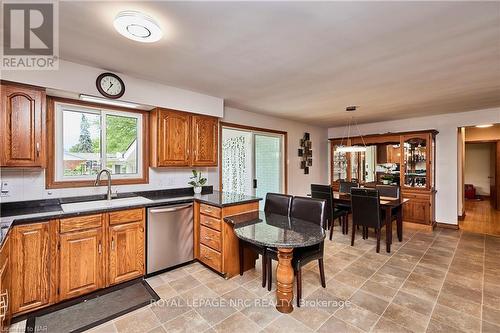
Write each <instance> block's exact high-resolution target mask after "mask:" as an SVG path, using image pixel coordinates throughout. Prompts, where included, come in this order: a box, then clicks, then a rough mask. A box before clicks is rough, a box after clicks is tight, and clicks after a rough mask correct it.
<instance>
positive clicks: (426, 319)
mask: <svg viewBox="0 0 500 333" xmlns="http://www.w3.org/2000/svg"><path fill="white" fill-rule="evenodd" d="M336 229H337V231H336V232H335V234H334V240H333V241H328V240H327V241H326V242H325V255H326V258H325V269H326V277H327V287H326V288H322V287H321V285H320V282H319V274H318V268H317V262H313V263H310V264H309V265H307V266H306V267H305V269H304V272H303V292H304V300H305V301H306V302H307V304H306V305H307V306H303V307H301V308H295V310H294V311H293V313H292V314H289V315H284V314H280V313H278V312H277V311H276V310H275V309H274V307H273V306H272V305H270V304H271V302H272V301H273V300H274V287H275V285H274V284H273V291H272V292H270V293H269V292H267V289H264V288H262V287H261V286H260V270H259V269H256V270H252V271H249V272H246V273H245V274H244V275H243V276H236V277H234V278H232V279H230V280H224V279H223V278H221V277H220V276H218V275H217V274H215V273H213V272H212V271H210V270H209V269H207V268H205V267H204V266H202V265H201V264H198V263H195V264H191V265H189V266H185V267H182V268H179V269H176V270H174V271H170V272H168V273H165V274H162V275H159V276H156V277H153V278H151V279H148V282H149V283H150V285H151V286H152V287H153V288H154V289H155V290H156V292H157V293H158V294H159V295H160V296H161V298H162V301H160V303H158V304H153V305H151V306H148V307H145V308H142V309H139V310H137V311H135V312H132V313H129V314H127V315H125V316H123V317H120V318H117V319H115V320H113V321H112V322H109V323H106V324H104V325H102V326H99V327H97V328H95V329H93V330H92V332H93V333H98V332H130V333H132V332H141V333H142V332H155V333H156V332H158V333H159V332H168V333H171V332H231V333H232V332H238V333H239V332H286V333H294V332H314V331H315V332H325V333H326V332H363V331H366V332H500V261H499V260H498V258H500V238H499V237H494V236H488V235H483V234H473V233H467V232H462V231H455V230H448V229H438V230H435V231H433V232H429V231H424V230H422V229H420V228H418V227H416V226H413V225H406V224H405V233H404V240H403V242H402V243H399V242H397V241H395V243H394V244H393V250H392V253H391V254H387V253H385V251H384V252H381V253H380V254H376V253H375V248H374V246H375V241H374V238H373V235H371V237H370V238H369V239H368V240H363V239H362V238H361V234H359V236H357V239H356V242H355V246H354V247H351V246H350V243H349V242H350V237H349V236H345V235H342V234H340V232H339V230H338V229H339V228H338V227H336ZM383 249H384V250H385V248H383ZM257 267H260V266H259V265H257ZM23 325H24V323H19V324H17V325H16V326H14V327H12V329H11V331H16V330H17V332H19V329H21V330H22V326H23ZM23 332H24V331H23Z"/></svg>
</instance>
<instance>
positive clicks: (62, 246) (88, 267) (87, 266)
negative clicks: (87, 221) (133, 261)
mask: <svg viewBox="0 0 500 333" xmlns="http://www.w3.org/2000/svg"><path fill="white" fill-rule="evenodd" d="M103 258H104V255H103V232H102V229H101V228H98V229H91V230H85V231H78V232H72V233H67V234H61V235H60V236H59V267H60V268H59V272H60V274H59V300H65V299H68V298H73V297H77V296H80V295H84V294H87V293H89V292H91V291H94V290H96V289H99V288H102V287H104V279H103Z"/></svg>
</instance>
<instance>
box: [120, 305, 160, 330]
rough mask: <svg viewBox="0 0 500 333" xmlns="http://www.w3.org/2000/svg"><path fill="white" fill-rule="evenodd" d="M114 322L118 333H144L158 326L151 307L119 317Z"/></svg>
mask: <svg viewBox="0 0 500 333" xmlns="http://www.w3.org/2000/svg"><path fill="white" fill-rule="evenodd" d="M114 324H115V327H116V331H117V332H119V333H144V332H147V331H149V330H151V329H153V328H155V327H157V326H159V325H160V321H159V320H158V318H157V317H156V316H155V314H154V313H153V311H152V309H150V308H146V309H141V310H140V311H135V312H133V313H132V314H129V315H125V316H123V317H120V318H119V319H116V320H115V322H114Z"/></svg>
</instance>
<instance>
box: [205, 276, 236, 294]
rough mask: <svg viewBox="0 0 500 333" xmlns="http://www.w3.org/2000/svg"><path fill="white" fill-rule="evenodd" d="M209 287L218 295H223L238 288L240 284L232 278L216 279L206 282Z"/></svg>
mask: <svg viewBox="0 0 500 333" xmlns="http://www.w3.org/2000/svg"><path fill="white" fill-rule="evenodd" d="M205 285H206V286H207V287H208V288H210V289H212V290H213V291H215V292H216V293H217V295H219V296H222V295H224V294H225V293H227V292H230V291H231V290H234V289H236V288H238V287H239V286H240V285H239V284H238V283H235V282H233V281H232V280H224V279H221V280H219V279H216V280H212V281H210V282H208V283H206V284H205Z"/></svg>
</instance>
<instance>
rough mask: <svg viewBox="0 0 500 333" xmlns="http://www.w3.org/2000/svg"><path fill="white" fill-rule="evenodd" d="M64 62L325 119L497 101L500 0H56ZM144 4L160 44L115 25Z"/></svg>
mask: <svg viewBox="0 0 500 333" xmlns="http://www.w3.org/2000/svg"><path fill="white" fill-rule="evenodd" d="M59 10H60V29H59V31H60V54H61V58H63V59H66V60H69V61H74V62H79V63H83V64H88V65H92V66H96V67H101V68H104V69H107V70H111V71H116V72H121V73H126V74H128V75H132V76H135V77H138V78H142V79H147V80H152V81H156V82H160V83H164V84H168V85H172V86H176V87H179V88H185V89H189V90H193V91H197V92H201V93H205V94H208V95H213V96H217V97H221V98H224V99H225V105H226V106H231V107H237V108H241V109H245V110H248V111H254V112H260V113H265V114H270V115H275V116H278V117H284V118H289V119H295V120H298V121H302V122H305V123H310V124H316V125H320V126H325V127H326V126H335V125H339V124H344V123H345V121H346V119H347V115H346V113H345V111H344V109H345V107H346V106H347V105H359V106H360V108H359V110H358V111H357V119H358V121H359V122H360V123H362V122H372V121H383V120H392V119H402V118H408V117H414V116H423V115H429V114H438V113H450V112H461V111H468V110H475V109H482V108H489V107H496V106H500V2H371V3H370V2H309V3H305V2H253V3H250V2H144V1H142V2H126V1H121V2H120V1H118V2H116V1H114V2H111V1H110V2H87V1H86V2H74V1H64V2H60V7H59ZM121 10H140V11H143V12H145V13H147V14H149V15H151V16H152V17H154V18H155V19H156V20H157V21H158V23H159V24H160V25H161V27H162V29H163V30H164V33H165V37H164V38H163V39H162V40H161V41H160V42H158V43H154V44H142V43H137V42H133V41H131V40H128V39H126V38H124V37H122V36H121V35H119V34H118V33H117V32H116V31H115V30H114V28H113V24H112V22H113V18H114V17H115V15H116V14H117V13H118V12H119V11H121Z"/></svg>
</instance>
